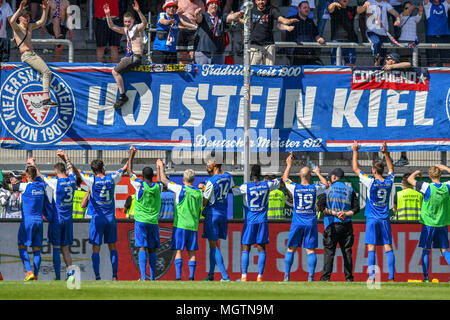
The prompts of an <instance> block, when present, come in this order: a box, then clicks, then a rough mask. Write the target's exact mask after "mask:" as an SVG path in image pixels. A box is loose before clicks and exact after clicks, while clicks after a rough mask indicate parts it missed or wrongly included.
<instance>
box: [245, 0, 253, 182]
mask: <svg viewBox="0 0 450 320" xmlns="http://www.w3.org/2000/svg"><path fill="white" fill-rule="evenodd" d="M244 8H245V11H244V183H248V182H250V177H249V173H250V170H249V163H250V102H251V98H250V94H251V90H250V77H251V69H250V23H251V20H250V11H251V9H252V8H253V2H251V1H249V0H247V1H246V2H245V3H244Z"/></svg>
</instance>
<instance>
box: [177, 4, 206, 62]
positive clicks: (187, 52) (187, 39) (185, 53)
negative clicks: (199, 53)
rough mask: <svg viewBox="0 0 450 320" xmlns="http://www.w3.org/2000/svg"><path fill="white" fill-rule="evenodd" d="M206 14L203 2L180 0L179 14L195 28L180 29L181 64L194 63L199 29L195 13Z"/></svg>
mask: <svg viewBox="0 0 450 320" xmlns="http://www.w3.org/2000/svg"><path fill="white" fill-rule="evenodd" d="M197 9H200V13H204V12H205V4H204V2H203V1H202V0H178V10H177V14H178V15H179V16H180V19H181V21H184V22H185V23H188V24H191V25H193V28H189V29H185V28H180V30H179V33H178V46H179V47H181V49H179V50H178V54H179V57H180V62H182V63H183V62H188V63H192V62H193V61H194V38H195V32H196V29H197V22H196V19H195V11H196V10H197Z"/></svg>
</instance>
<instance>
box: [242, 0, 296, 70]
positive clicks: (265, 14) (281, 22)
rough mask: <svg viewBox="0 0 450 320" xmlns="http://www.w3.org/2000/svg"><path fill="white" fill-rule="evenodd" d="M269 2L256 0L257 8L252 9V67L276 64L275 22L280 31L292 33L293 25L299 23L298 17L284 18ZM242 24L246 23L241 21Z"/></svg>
mask: <svg viewBox="0 0 450 320" xmlns="http://www.w3.org/2000/svg"><path fill="white" fill-rule="evenodd" d="M267 2H268V0H255V4H256V5H255V6H254V7H253V8H252V9H251V13H250V17H251V19H250V21H251V32H250V64H251V65H274V64H275V45H274V43H275V41H274V38H273V27H274V23H275V21H276V22H277V27H278V28H279V29H280V30H285V31H292V30H293V29H294V28H293V27H292V26H289V25H291V24H292V23H294V22H296V21H298V19H297V17H293V18H292V19H287V18H285V17H283V16H282V15H281V13H280V10H278V8H276V7H272V6H271V5H269V4H268V3H267ZM241 23H244V21H243V20H241Z"/></svg>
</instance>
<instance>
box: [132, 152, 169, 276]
mask: <svg viewBox="0 0 450 320" xmlns="http://www.w3.org/2000/svg"><path fill="white" fill-rule="evenodd" d="M136 152H137V150H136V148H135V147H133V146H131V147H130V156H129V159H128V164H129V165H128V169H127V170H128V175H129V176H130V183H131V185H132V186H133V187H134V189H135V190H136V195H135V205H134V236H135V246H136V248H139V270H140V272H141V278H140V280H141V281H144V280H146V270H147V261H148V262H149V265H150V280H155V276H156V250H157V249H159V247H160V238H159V226H158V216H159V212H160V211H161V191H162V185H161V184H160V183H159V182H153V176H154V174H153V169H152V168H150V167H145V168H144V169H142V177H143V179H144V180H141V179H139V178H138V177H137V176H136V175H135V174H134V172H133V160H134V156H135V155H136ZM147 249H148V258H147Z"/></svg>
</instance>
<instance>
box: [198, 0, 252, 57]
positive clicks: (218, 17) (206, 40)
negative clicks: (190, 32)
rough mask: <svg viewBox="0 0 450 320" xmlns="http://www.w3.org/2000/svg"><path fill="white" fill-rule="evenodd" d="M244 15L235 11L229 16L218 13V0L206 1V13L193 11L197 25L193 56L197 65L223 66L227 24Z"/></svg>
mask: <svg viewBox="0 0 450 320" xmlns="http://www.w3.org/2000/svg"><path fill="white" fill-rule="evenodd" d="M243 14H244V12H243V11H237V12H234V13H230V14H227V13H225V14H223V15H222V13H221V12H219V1H218V0H207V1H206V12H205V13H201V9H200V8H198V9H197V10H195V18H196V21H197V24H198V28H197V34H196V39H195V42H196V50H195V54H194V59H195V63H197V64H224V62H225V55H224V37H225V26H226V24H227V23H230V22H232V21H237V20H239V18H240V17H241V16H242V15H243Z"/></svg>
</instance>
